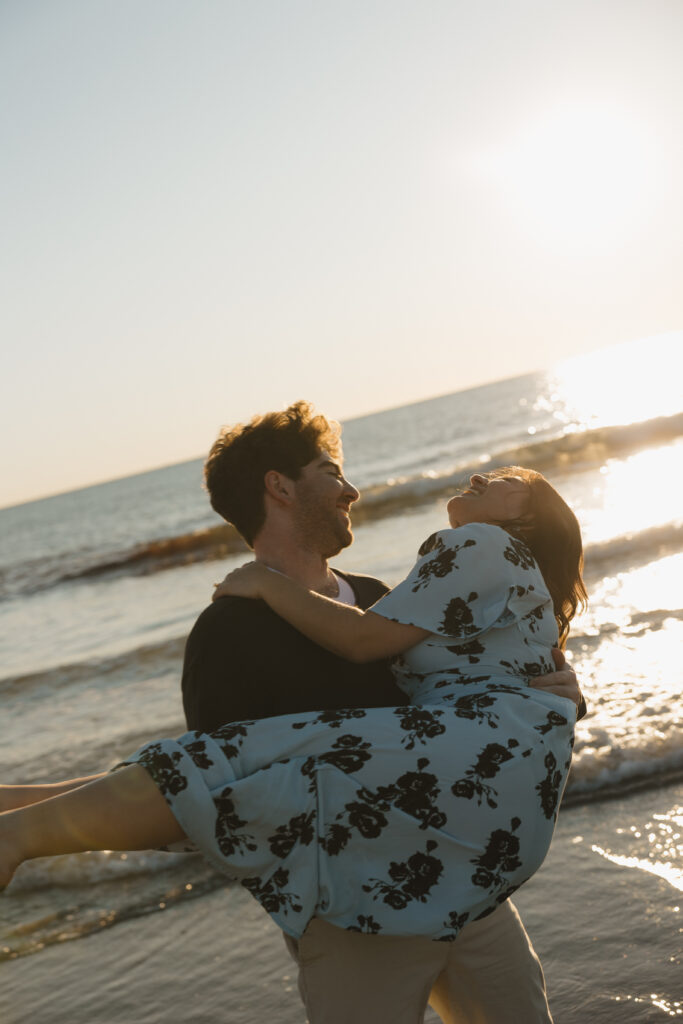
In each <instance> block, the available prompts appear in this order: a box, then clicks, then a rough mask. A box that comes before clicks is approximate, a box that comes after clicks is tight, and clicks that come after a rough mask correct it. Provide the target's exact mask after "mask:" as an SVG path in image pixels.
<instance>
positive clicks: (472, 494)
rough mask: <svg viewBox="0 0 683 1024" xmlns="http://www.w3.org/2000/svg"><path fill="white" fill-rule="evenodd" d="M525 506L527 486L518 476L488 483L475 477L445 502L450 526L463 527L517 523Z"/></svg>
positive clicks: (488, 480) (527, 492) (497, 479)
mask: <svg viewBox="0 0 683 1024" xmlns="http://www.w3.org/2000/svg"><path fill="white" fill-rule="evenodd" d="M528 504H529V485H528V484H525V483H524V481H523V480H522V479H521V477H518V476H501V477H494V478H493V479H491V480H490V479H488V478H487V477H485V476H479V475H478V474H475V475H474V476H471V477H470V486H469V487H468V488H467V490H466V491H463V493H462V494H456V495H455V497H454V498H451V500H450V501H449V502H448V505H447V506H446V509H447V511H448V521H449V522H450V524H451V526H464V525H465V523H505V522H508V521H510V520H513V519H520V518H521V517H522V516H523V515H524V514H525V512H526V510H527V507H528Z"/></svg>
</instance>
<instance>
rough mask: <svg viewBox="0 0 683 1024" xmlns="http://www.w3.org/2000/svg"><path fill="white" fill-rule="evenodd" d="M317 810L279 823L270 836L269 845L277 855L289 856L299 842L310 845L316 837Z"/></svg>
mask: <svg viewBox="0 0 683 1024" xmlns="http://www.w3.org/2000/svg"><path fill="white" fill-rule="evenodd" d="M314 818H315V812H314V811H311V812H310V814H297V815H296V816H295V817H293V818H290V819H289V821H288V822H287V824H286V825H278V827H277V828H276V829H275V832H274V833H273V835H271V836H268V845H269V846H270V849H271V852H272V853H274V854H275V856H276V857H280V858H282V859H284V858H285V857H287V856H289V854H290V853H291V852H292V850H293V849H294V847H295V846H296V844H297V843H300V844H301V845H302V846H309V845H310V843H312V842H313V840H314V838H315V831H314V829H313V820H314Z"/></svg>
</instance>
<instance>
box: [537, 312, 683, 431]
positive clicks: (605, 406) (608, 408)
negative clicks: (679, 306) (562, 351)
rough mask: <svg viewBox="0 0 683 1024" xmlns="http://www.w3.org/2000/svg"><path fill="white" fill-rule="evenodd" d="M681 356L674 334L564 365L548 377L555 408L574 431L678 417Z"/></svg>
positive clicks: (680, 336) (681, 344)
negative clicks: (577, 427) (573, 426)
mask: <svg viewBox="0 0 683 1024" xmlns="http://www.w3.org/2000/svg"><path fill="white" fill-rule="evenodd" d="M682 350H683V332H681V331H674V332H672V333H670V334H660V335H655V336H654V337H651V338H640V339H638V340H637V341H632V342H625V343H623V344H621V345H616V346H612V347H611V348H606V349H600V350H598V351H597V352H589V353H587V354H585V355H581V356H574V357H573V358H572V359H567V360H565V361H564V362H562V363H558V364H557V366H555V367H554V368H553V371H552V373H551V374H550V376H551V378H552V381H551V383H552V388H554V391H555V394H553V398H554V400H555V405H556V406H557V407H558V409H562V411H563V414H564V416H565V418H566V420H567V422H573V423H575V424H577V425H578V426H579V428H594V427H601V426H604V425H606V424H617V423H622V424H623V423H637V422H639V421H642V420H648V419H652V418H654V417H657V416H673V415H675V414H676V413H680V412H681V411H683V403H682V402H681V382H680V375H679V373H678V366H679V363H680V357H681V351H682Z"/></svg>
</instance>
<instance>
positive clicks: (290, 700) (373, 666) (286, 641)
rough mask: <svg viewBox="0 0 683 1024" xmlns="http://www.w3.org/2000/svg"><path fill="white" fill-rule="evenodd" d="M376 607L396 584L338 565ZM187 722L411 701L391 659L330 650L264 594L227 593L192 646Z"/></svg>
mask: <svg viewBox="0 0 683 1024" xmlns="http://www.w3.org/2000/svg"><path fill="white" fill-rule="evenodd" d="M335 571H336V572H337V574H338V575H339V576H342V577H343V578H344V579H345V580H347V582H348V583H349V584H350V585H351V587H352V588H353V591H354V593H355V595H356V601H357V604H358V607H360V608H369V607H370V606H371V605H373V604H374V603H375V601H378V600H379V599H380V597H382V595H383V594H386V592H387V590H388V589H389V588H388V587H386V586H385V585H384V584H383V583H381V582H380V581H379V580H376V579H373V578H372V577H371V576H358V575H353V574H349V573H342V572H339V571H338V570H335ZM182 687H183V707H184V708H185V717H186V719H187V726H188V729H197V730H200V731H201V732H211V731H212V730H215V729H218V728H219V727H220V726H221V725H225V724H226V723H227V722H239V721H242V720H246V719H254V718H270V717H272V716H273V715H289V714H300V713H301V712H305V711H321V710H323V709H326V710H327V709H333V708H345V707H347V708H348V707H361V708H371V707H390V706H392V705H402V704H406V703H407V698H406V695H405V694H404V693H403V692H402V691H401V690H399V689H398V687H397V686H396V684H395V683H394V679H393V676H392V674H391V672H390V670H389V668H388V665H387V663H386V662H385V661H380V662H372V663H370V664H367V665H357V664H354V663H352V662H349V661H346V660H345V659H344V658H339V657H338V656H337V655H336V654H331V653H330V652H329V651H326V650H324V649H323V648H322V647H319V646H318V645H317V644H314V643H313V641H312V640H309V639H308V638H307V637H305V636H304V635H303V634H302V633H299V632H298V631H297V630H296V629H294V627H293V626H290V625H289V623H287V622H285V621H284V619H281V618H280V617H279V616H278V615H276V614H275V613H274V612H273V611H271V609H270V608H269V607H268V605H267V604H266V603H265V602H264V601H251V600H247V599H246V598H241V597H224V598H221V599H220V600H219V601H214V603H213V604H211V605H209V607H208V608H205V609H204V611H203V612H202V614H201V615H200V616H199V618H198V619H197V622H196V623H195V625H194V628H193V630H192V632H191V633H190V636H189V638H188V641H187V645H186V648H185V661H184V665H183V682H182Z"/></svg>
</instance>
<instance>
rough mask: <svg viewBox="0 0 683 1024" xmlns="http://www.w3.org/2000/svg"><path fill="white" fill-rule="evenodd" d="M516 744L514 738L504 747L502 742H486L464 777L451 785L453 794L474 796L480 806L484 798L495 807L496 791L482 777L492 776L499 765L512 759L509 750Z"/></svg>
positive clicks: (495, 773) (468, 797) (469, 797)
mask: <svg viewBox="0 0 683 1024" xmlns="http://www.w3.org/2000/svg"><path fill="white" fill-rule="evenodd" d="M518 746H519V741H518V740H516V739H509V740H508V742H507V746H506V747H504V746H503V745H502V743H487V744H486V746H485V747H484V749H483V750H482V751H481V752H480V754H479V756H478V758H477V760H476V762H475V763H474V764H473V765H472V766H471V768H468V769H467V771H466V772H465V778H463V779H458V780H456V782H455V783H454V784H453V786H452V787H451V793H452V794H453V796H458V797H466V798H467V799H468V800H471V799H472V798H473V797H474V796H476V797H477V804H478V805H479V806H480V807H481V802H482V800H486V803H487V804H488V805H489V807H497V806H498V801H497V799H496V797H497V796H498V793H497V792H496V790H495V789H494V788H493V786H490V785H488V783H487V782H485V781H484V779H492V778H494V777H495V776H496V775H497V774H498V772H499V771H500V768H501V765H503V764H505V762H506V761H510V760H512V757H513V756H514V755H513V754H511V753H510V751H511V750H514V748H515V747H518Z"/></svg>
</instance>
